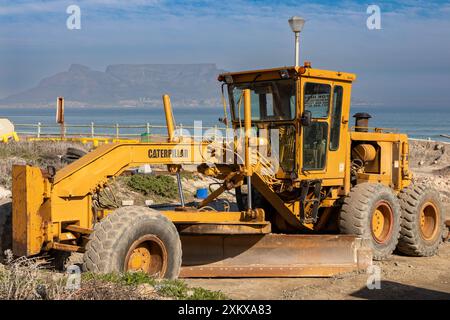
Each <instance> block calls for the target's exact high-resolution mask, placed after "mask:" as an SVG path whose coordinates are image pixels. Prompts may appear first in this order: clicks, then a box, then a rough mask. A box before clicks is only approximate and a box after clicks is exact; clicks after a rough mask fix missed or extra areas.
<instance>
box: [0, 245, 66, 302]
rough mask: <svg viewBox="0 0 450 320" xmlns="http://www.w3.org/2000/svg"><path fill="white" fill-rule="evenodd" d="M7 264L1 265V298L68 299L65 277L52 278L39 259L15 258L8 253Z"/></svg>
mask: <svg viewBox="0 0 450 320" xmlns="http://www.w3.org/2000/svg"><path fill="white" fill-rule="evenodd" d="M6 256H7V259H6V265H5V266H3V265H0V300H49V299H51V300H60V299H67V298H68V297H69V295H70V293H68V292H66V291H65V288H64V286H65V282H64V281H63V279H52V277H51V275H50V274H45V273H44V272H43V269H44V265H43V264H42V263H40V262H39V261H38V260H37V259H27V258H24V257H21V258H18V259H16V260H14V259H13V257H12V253H11V252H8V251H7V253H6Z"/></svg>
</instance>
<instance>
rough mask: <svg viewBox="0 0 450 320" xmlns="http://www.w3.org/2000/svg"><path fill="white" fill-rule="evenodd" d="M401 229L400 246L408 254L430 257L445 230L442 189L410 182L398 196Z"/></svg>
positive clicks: (436, 248)
mask: <svg viewBox="0 0 450 320" xmlns="http://www.w3.org/2000/svg"><path fill="white" fill-rule="evenodd" d="M399 198H400V205H401V208H402V224H401V225H402V228H401V231H400V240H399V244H398V247H397V249H398V250H399V251H400V252H401V253H404V254H406V255H409V256H416V257H429V256H433V255H435V254H436V253H437V251H438V249H439V245H440V244H441V242H442V239H443V237H444V232H445V216H444V209H443V206H442V202H441V199H440V197H439V192H438V191H437V190H435V189H434V188H432V187H431V186H428V185H426V184H414V183H413V184H411V185H410V186H409V187H407V188H405V189H404V190H402V192H401V193H400V195H399Z"/></svg>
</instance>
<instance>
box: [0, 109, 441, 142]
mask: <svg viewBox="0 0 450 320" xmlns="http://www.w3.org/2000/svg"><path fill="white" fill-rule="evenodd" d="M363 111H364V112H368V113H369V114H370V115H371V116H372V119H370V124H369V125H370V127H381V128H391V129H396V130H398V132H401V133H406V134H408V135H409V136H410V137H411V138H418V139H428V138H430V139H432V140H442V141H449V139H447V138H443V137H441V136H440V134H447V135H450V107H449V108H440V109H430V108H428V109H427V108H388V107H360V106H358V107H352V109H351V115H353V114H355V113H356V112H363ZM174 117H175V121H176V122H177V124H182V125H183V126H185V127H186V126H193V125H194V121H195V120H197V121H202V124H203V126H204V127H212V126H216V125H217V126H219V127H220V126H221V125H222V124H221V123H220V122H219V121H218V119H219V118H220V117H223V109H222V108H221V107H217V108H212V107H204V108H202V107H196V108H178V109H177V108H176V106H174ZM0 118H8V119H10V120H11V121H12V122H13V123H14V124H15V125H16V130H17V131H19V132H24V131H27V132H33V131H36V129H35V128H33V127H29V126H21V124H37V123H38V122H40V123H41V124H43V125H52V126H55V127H53V128H42V133H51V132H58V130H57V128H56V125H55V109H54V108H48V107H47V108H0ZM65 120H66V123H67V124H68V125H86V126H88V125H90V124H91V122H94V123H95V125H112V126H113V125H115V124H116V123H117V124H119V125H132V126H133V125H134V126H136V125H142V126H145V125H146V123H149V124H150V125H162V126H163V125H164V124H165V117H164V112H163V108H162V106H161V109H157V108H145V107H136V108H124V107H110V108H66V111H65ZM353 121H354V120H353V119H351V123H353ZM96 130H97V131H96V132H97V133H109V134H114V133H115V129H114V128H109V129H108V128H103V129H102V128H100V129H96ZM71 131H72V132H80V131H81V132H86V133H88V132H90V129H89V128H70V127H69V128H68V132H71ZM164 131H165V130H164V129H152V132H154V133H163V132H164ZM120 132H121V133H134V134H140V133H142V132H145V130H144V129H143V128H128V129H120Z"/></svg>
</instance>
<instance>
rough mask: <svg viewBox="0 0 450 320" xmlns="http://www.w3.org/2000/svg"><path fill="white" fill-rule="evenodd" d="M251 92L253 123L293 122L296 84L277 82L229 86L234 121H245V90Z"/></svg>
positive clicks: (292, 82)
mask: <svg viewBox="0 0 450 320" xmlns="http://www.w3.org/2000/svg"><path fill="white" fill-rule="evenodd" d="M244 89H250V90H251V101H252V121H274V120H292V119H294V117H295V82H294V81H293V80H276V81H264V82H255V83H242V84H232V85H229V86H228V91H229V98H230V104H231V108H232V110H233V120H234V121H239V120H241V121H243V120H244V96H243V90H244Z"/></svg>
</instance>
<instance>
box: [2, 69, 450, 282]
mask: <svg viewBox="0 0 450 320" xmlns="http://www.w3.org/2000/svg"><path fill="white" fill-rule="evenodd" d="M354 80H355V75H354V74H350V73H345V72H338V71H327V70H319V69H315V68H312V67H311V64H310V63H305V65H303V66H293V67H281V68H274V69H265V70H253V71H245V72H236V73H225V74H222V75H220V76H219V81H220V82H221V83H222V88H223V90H224V92H227V93H228V102H229V110H228V111H229V113H230V115H231V117H230V118H228V117H226V118H225V120H228V121H224V122H226V124H227V126H229V130H228V132H231V135H232V137H231V139H217V138H211V139H210V138H204V139H198V138H195V137H191V138H190V137H185V136H182V135H177V134H176V132H175V130H174V128H175V124H174V120H173V115H172V108H171V103H170V98H169V96H167V95H165V96H164V97H163V104H164V110H165V115H166V120H167V129H168V139H167V142H161V143H157V142H155V143H144V142H142V143H117V144H108V145H102V146H100V147H98V148H97V149H95V150H94V151H92V152H90V153H88V154H86V155H85V156H83V157H81V158H80V159H79V160H77V161H75V162H73V163H71V164H69V165H67V166H66V167H64V168H62V169H61V170H59V171H55V170H51V168H50V169H48V170H42V169H40V168H36V167H32V166H28V165H15V166H14V167H13V191H12V193H13V200H12V215H11V204H5V205H3V206H2V210H1V213H0V222H1V223H0V236H1V249H2V251H3V250H5V249H8V248H12V251H13V253H14V255H16V256H36V255H41V254H44V253H45V254H55V256H56V255H57V254H59V256H64V255H65V254H62V255H61V253H67V254H68V253H71V252H80V253H83V254H84V255H83V257H84V258H83V267H84V269H85V270H87V271H92V272H102V273H103V272H124V271H143V272H146V273H148V274H150V275H152V276H155V277H166V278H176V277H179V276H180V277H229V276H231V277H273V276H276V277H294V276H330V275H334V274H337V273H341V272H348V271H353V270H358V269H365V268H366V267H367V266H369V265H370V264H371V263H372V259H376V260H381V259H385V258H388V257H389V256H390V255H391V254H392V253H393V251H394V250H395V249H396V248H397V249H398V251H400V252H402V253H404V254H407V255H412V256H431V255H434V254H435V253H436V252H437V250H438V247H439V245H440V243H441V242H442V238H443V233H444V209H443V206H442V205H441V202H440V199H439V194H438V193H437V192H436V191H435V190H434V189H432V188H430V187H429V186H425V185H422V184H414V183H412V180H411V178H412V175H411V172H410V171H409V168H408V140H407V136H406V135H404V134H398V133H393V132H389V130H385V129H381V128H371V127H370V126H369V120H368V119H369V118H370V115H368V114H365V113H359V114H356V115H355V117H356V123H355V125H354V126H353V125H352V124H351V119H350V98H351V90H352V83H353V81H354ZM227 113H228V112H227ZM144 164H150V165H167V167H168V169H169V171H170V172H171V173H172V174H174V175H177V177H178V179H179V173H180V170H182V167H183V165H192V164H196V165H198V167H197V168H198V171H199V172H200V173H201V174H204V175H207V176H211V177H214V178H216V179H218V180H220V181H221V185H220V187H219V188H218V189H216V190H214V191H213V192H212V193H211V194H210V195H209V196H208V198H206V199H205V200H203V201H202V202H200V203H198V204H197V205H196V206H187V205H186V204H185V203H184V201H181V202H182V205H180V206H179V207H176V208H175V209H172V210H160V211H156V210H154V209H151V208H148V207H138V206H124V207H119V208H112V207H108V205H107V204H105V203H102V201H101V197H100V196H99V194H101V192H103V191H104V189H105V188H107V186H108V183H109V182H110V180H111V179H114V177H117V176H119V175H120V174H122V173H123V172H124V171H125V170H127V169H129V168H132V167H136V166H140V165H144ZM179 189H180V190H179V191H180V195H181V196H182V186H181V184H179ZM232 190H234V191H235V194H236V202H237V205H238V208H239V209H238V210H235V211H227V210H225V209H224V210H223V211H215V210H211V209H210V206H209V204H210V203H211V202H212V201H214V200H215V199H216V198H218V197H220V195H221V194H222V193H223V192H227V191H232ZM181 199H183V198H181Z"/></svg>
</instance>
